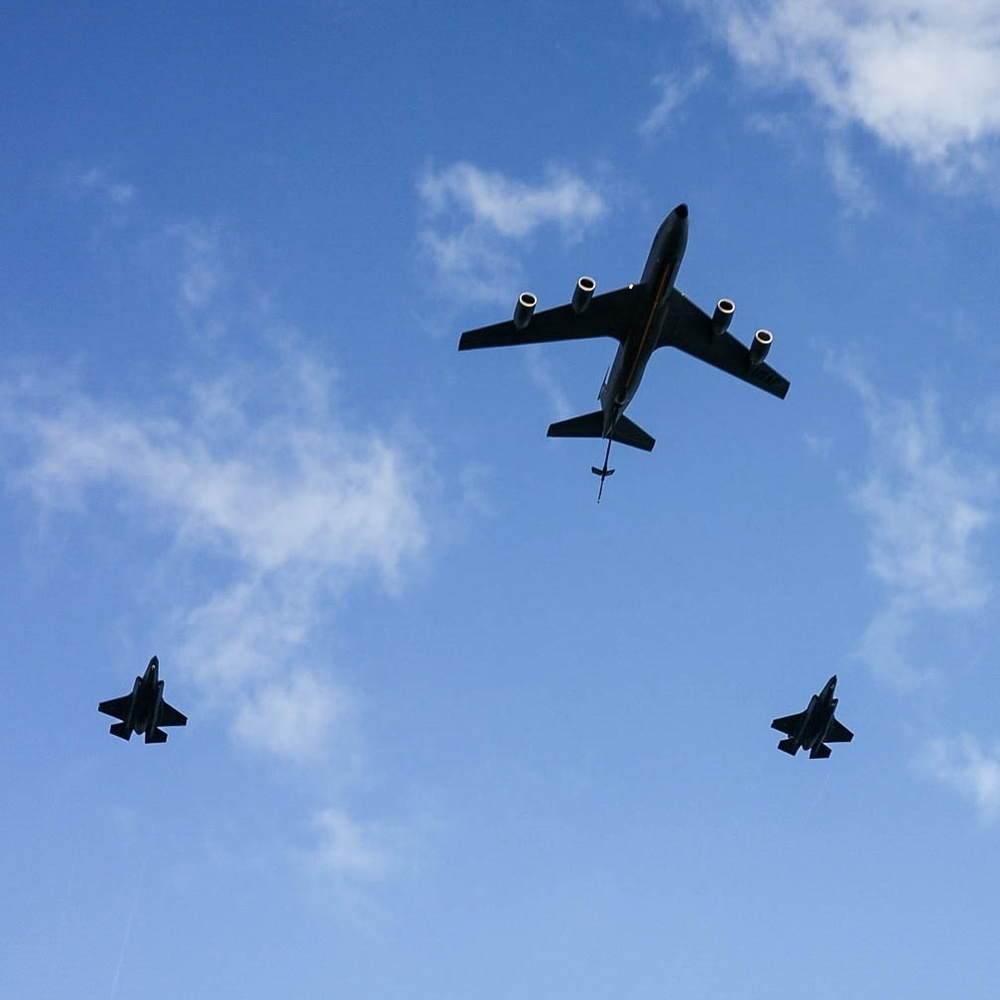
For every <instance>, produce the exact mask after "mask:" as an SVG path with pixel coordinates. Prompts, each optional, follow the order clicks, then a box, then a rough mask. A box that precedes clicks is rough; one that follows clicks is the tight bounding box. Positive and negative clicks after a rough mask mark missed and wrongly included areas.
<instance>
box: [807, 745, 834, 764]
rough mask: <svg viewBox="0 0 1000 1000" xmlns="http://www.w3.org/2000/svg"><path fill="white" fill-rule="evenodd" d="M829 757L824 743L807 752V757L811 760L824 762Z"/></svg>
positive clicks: (827, 748)
mask: <svg viewBox="0 0 1000 1000" xmlns="http://www.w3.org/2000/svg"><path fill="white" fill-rule="evenodd" d="M829 756H830V748H829V747H828V746H827V745H826V744H825V743H820V745H819V746H817V747H813V748H812V750H811V751H810V752H809V757H810V759H811V760H815V759H816V758H817V757H818V758H820V759H821V760H825V759H826V758H827V757H829Z"/></svg>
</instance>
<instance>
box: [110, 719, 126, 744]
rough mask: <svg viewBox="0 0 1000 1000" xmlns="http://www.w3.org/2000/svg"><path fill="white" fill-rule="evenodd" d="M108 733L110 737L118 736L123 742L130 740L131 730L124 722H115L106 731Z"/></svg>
mask: <svg viewBox="0 0 1000 1000" xmlns="http://www.w3.org/2000/svg"><path fill="white" fill-rule="evenodd" d="M108 732H110V733H111V735H112V736H118V737H120V738H121V739H123V740H130V739H132V730H131V729H130V728H129V726H128V725H127V724H126V723H124V722H116V723H115V724H114V725H113V726H112V727H111V728H110V729H109V730H108Z"/></svg>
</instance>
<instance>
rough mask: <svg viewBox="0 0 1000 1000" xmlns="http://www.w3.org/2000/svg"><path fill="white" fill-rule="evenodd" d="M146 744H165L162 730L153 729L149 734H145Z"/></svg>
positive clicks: (165, 740)
mask: <svg viewBox="0 0 1000 1000" xmlns="http://www.w3.org/2000/svg"><path fill="white" fill-rule="evenodd" d="M146 742H147V743H166V742H167V734H166V733H165V732H164V731H163V730H162V729H154V730H153V731H152V732H151V733H146Z"/></svg>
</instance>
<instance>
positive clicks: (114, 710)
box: [91, 694, 132, 722]
mask: <svg viewBox="0 0 1000 1000" xmlns="http://www.w3.org/2000/svg"><path fill="white" fill-rule="evenodd" d="M91 704H93V702H91ZM131 707H132V695H130V694H127V695H125V696H124V697H122V698H112V699H111V700H110V701H102V702H101V703H100V705H98V706H97V711H98V712H103V713H104V714H105V715H110V716H112V717H113V718H115V719H121V720H122V722H124V721H125V720H126V719H127V718H128V713H129V710H130V709H131Z"/></svg>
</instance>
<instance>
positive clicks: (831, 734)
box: [823, 719, 854, 743]
mask: <svg viewBox="0 0 1000 1000" xmlns="http://www.w3.org/2000/svg"><path fill="white" fill-rule="evenodd" d="M853 739H854V733H852V732H851V731H850V729H848V728H847V726H844V725H841V724H840V723H839V722H838V721H837V720H836V719H832V720H831V722H830V728H829V729H828V730H827V733H826V738H825V739H824V740H823V742H824V743H850V742H851V740H853Z"/></svg>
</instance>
